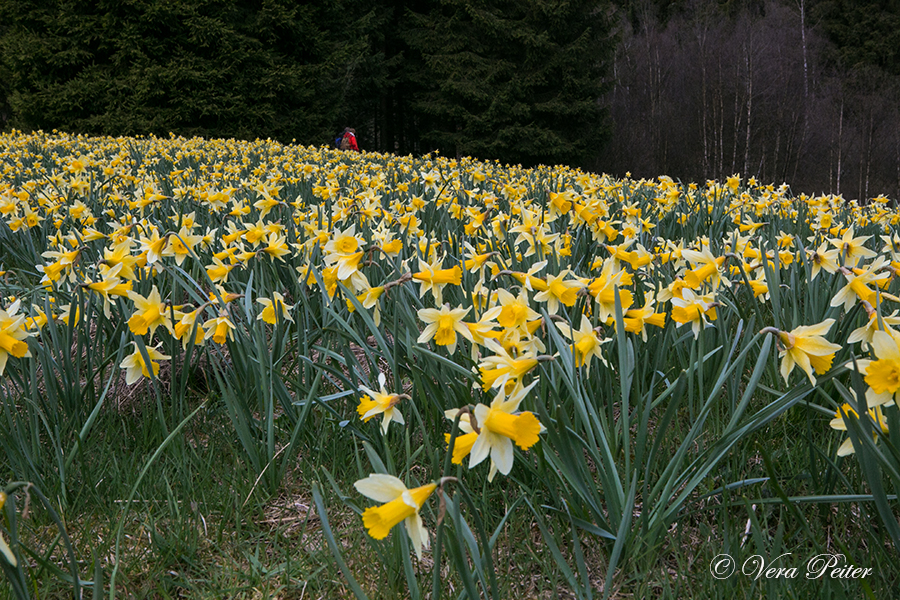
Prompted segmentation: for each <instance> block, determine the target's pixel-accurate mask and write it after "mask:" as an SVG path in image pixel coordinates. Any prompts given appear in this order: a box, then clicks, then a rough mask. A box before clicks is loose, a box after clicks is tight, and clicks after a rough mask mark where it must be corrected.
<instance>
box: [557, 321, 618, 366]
mask: <svg viewBox="0 0 900 600" xmlns="http://www.w3.org/2000/svg"><path fill="white" fill-rule="evenodd" d="M556 327H557V328H558V329H559V331H560V333H562V334H563V335H564V336H566V337H567V338H569V339H570V340H572V342H573V344H572V355H573V356H574V357H575V366H576V367H581V366H584V368H585V369H584V370H585V373H586V374H587V375H590V373H591V359H592V358H595V357H596V358H598V359H599V360H600V362H602V363H603V364H604V365H605V364H607V363H606V359H605V358H603V353H602V352H601V351H600V346H601V345H602V344H605V343H606V342H608V341H609V340H606V339H604V340H601V339H600V338H599V337H598V336H597V332H596V331H595V330H594V328H593V326H591V322H590V320H589V319H588V318H587V316H586V315H581V326H580V327H579V328H578V329H575V328H574V327H572V325H570V324H569V323H560V322H557V323H556Z"/></svg>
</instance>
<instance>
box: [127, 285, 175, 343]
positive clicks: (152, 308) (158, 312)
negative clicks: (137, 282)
mask: <svg viewBox="0 0 900 600" xmlns="http://www.w3.org/2000/svg"><path fill="white" fill-rule="evenodd" d="M128 297H129V298H131V300H132V301H133V302H134V309H135V310H134V313H133V314H132V315H131V318H129V319H128V329H130V330H131V333H133V334H134V335H144V334H146V333H147V332H148V331H149V332H150V337H151V338H152V337H153V333H154V332H155V331H156V328H157V327H159V326H160V325H163V326H165V327H166V328H167V329H169V330H170V331H171V326H170V323H169V315H168V314H167V310H166V305H165V303H164V302H163V301H162V298H160V296H159V290H158V289H156V286H155V285H154V286H153V289H152V290H150V294H149V295H148V296H147V297H146V298H145V297H144V296H141V295H140V294H138V293H137V292H134V291H129V292H128Z"/></svg>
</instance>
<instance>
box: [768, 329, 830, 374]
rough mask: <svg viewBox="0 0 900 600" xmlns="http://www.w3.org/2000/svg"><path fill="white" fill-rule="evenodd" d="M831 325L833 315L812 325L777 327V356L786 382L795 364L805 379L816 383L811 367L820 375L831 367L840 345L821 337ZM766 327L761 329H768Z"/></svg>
mask: <svg viewBox="0 0 900 600" xmlns="http://www.w3.org/2000/svg"><path fill="white" fill-rule="evenodd" d="M832 325H834V319H825V320H824V321H822V322H821V323H818V324H816V325H802V326H800V327H796V328H794V329H793V330H791V331H778V330H774V331H776V332H777V335H778V341H779V342H780V344H781V348H780V350H779V356H781V376H782V377H784V381H785V382H787V381H788V378H789V377H790V375H791V372H792V371H793V370H794V366H795V365H799V366H800V368H801V369H803V371H804V372H805V373H806V376H807V377H808V378H809V382H810V383H811V384H813V385H815V384H816V377H815V375H813V370H815V372H816V373H819V374H820V375H821V374H822V373H825V372H827V371H828V369H830V368H831V362H832V361H833V360H834V354H835V352H837V351H838V350H840V349H841V347H840V346H839V345H838V344H832V343H831V342H829V341H828V340H826V339H825V338H824V336H825V334H827V333H828V331H829V330H830V329H831V326H832ZM769 330H770V328H766V329H764V330H763V331H769Z"/></svg>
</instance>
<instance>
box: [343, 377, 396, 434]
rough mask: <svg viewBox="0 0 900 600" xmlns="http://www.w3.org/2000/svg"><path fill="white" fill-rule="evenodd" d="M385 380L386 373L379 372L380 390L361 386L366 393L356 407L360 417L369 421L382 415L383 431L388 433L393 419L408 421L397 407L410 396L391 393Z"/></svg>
mask: <svg viewBox="0 0 900 600" xmlns="http://www.w3.org/2000/svg"><path fill="white" fill-rule="evenodd" d="M385 382H386V379H385V376H384V373H379V374H378V385H379V388H380V389H379V391H377V392H376V391H374V390H372V389H370V388H367V387H366V386H364V385H362V386H360V387H359V389H360V390H362V391H363V392H365V393H366V395H365V396H363V397H361V398H360V399H359V406H358V407H357V409H356V412H358V413H359V418H360V419H362V420H363V421H368V420H369V419H371V418H373V417H375V416H377V415H382V419H381V433H382V434H383V435H387V430H388V426H389V425H390V424H391V421H395V422H397V423H399V424H400V425H404V424H405V423H406V421H404V420H403V414H402V413H401V412H400V411H399V410H398V409H397V404H398V403H399V402H400V400H402V399H403V398H408V396H406V395H405V394H391V393H389V392H388V391H387V389H385V387H384V386H385Z"/></svg>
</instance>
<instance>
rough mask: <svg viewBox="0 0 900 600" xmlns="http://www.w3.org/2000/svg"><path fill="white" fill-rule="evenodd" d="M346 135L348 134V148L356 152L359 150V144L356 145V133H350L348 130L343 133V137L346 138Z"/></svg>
mask: <svg viewBox="0 0 900 600" xmlns="http://www.w3.org/2000/svg"><path fill="white" fill-rule="evenodd" d="M347 136H350V137H349V138H348V140H349V142H350V149H351V150H356V151H357V152H359V146H357V145H356V135H354V134H352V133H350V132H349V131H348V132H347V133H345V134H344V137H345V138H346V137H347Z"/></svg>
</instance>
